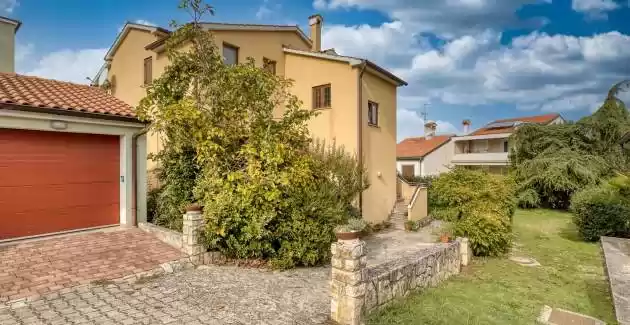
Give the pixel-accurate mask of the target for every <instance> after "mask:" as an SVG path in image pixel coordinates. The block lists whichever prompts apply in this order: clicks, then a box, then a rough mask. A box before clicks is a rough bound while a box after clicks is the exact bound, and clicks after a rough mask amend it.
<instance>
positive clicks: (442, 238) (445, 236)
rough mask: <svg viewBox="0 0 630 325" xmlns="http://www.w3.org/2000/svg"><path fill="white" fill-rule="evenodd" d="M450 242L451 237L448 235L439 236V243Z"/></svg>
mask: <svg viewBox="0 0 630 325" xmlns="http://www.w3.org/2000/svg"><path fill="white" fill-rule="evenodd" d="M450 241H451V237H450V236H449V235H440V242H442V243H448V242H450Z"/></svg>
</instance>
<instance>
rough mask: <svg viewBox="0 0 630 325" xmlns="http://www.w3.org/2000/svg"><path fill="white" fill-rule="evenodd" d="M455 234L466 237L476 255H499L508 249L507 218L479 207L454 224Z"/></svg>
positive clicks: (509, 233) (509, 230) (509, 241)
mask: <svg viewBox="0 0 630 325" xmlns="http://www.w3.org/2000/svg"><path fill="white" fill-rule="evenodd" d="M453 234H454V235H455V236H461V237H468V239H469V241H470V248H471V249H472V251H473V254H474V255H476V256H500V255H502V254H505V253H507V252H508V250H509V249H510V246H511V244H512V232H511V224H510V220H509V218H506V217H505V216H502V215H500V214H499V213H497V212H492V211H486V210H485V209H480V210H478V211H473V212H470V213H469V214H468V215H466V216H465V217H464V218H462V219H461V220H459V221H458V222H456V223H455V224H454V227H453Z"/></svg>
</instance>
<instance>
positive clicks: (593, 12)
mask: <svg viewBox="0 0 630 325" xmlns="http://www.w3.org/2000/svg"><path fill="white" fill-rule="evenodd" d="M620 7H621V6H620V5H619V4H617V3H616V2H615V1H614V0H573V1H572V3H571V8H572V9H573V10H575V11H577V12H581V13H584V14H586V15H588V17H589V18H591V19H606V18H607V15H606V12H608V11H613V10H615V9H618V8H620Z"/></svg>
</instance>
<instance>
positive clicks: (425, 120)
mask: <svg viewBox="0 0 630 325" xmlns="http://www.w3.org/2000/svg"><path fill="white" fill-rule="evenodd" d="M430 105H431V104H429V103H424V111H422V113H420V116H422V120H423V121H424V122H425V123H426V122H427V117H428V116H429V113H428V112H427V107H429V106H430Z"/></svg>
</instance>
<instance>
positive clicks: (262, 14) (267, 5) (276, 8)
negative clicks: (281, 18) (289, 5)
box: [256, 0, 282, 20]
mask: <svg viewBox="0 0 630 325" xmlns="http://www.w3.org/2000/svg"><path fill="white" fill-rule="evenodd" d="M281 10H282V5H281V4H280V3H277V2H275V0H263V1H262V3H261V5H260V7H258V10H257V11H256V19H258V20H263V19H269V18H277V17H274V16H278V14H279V13H280V11H281Z"/></svg>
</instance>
